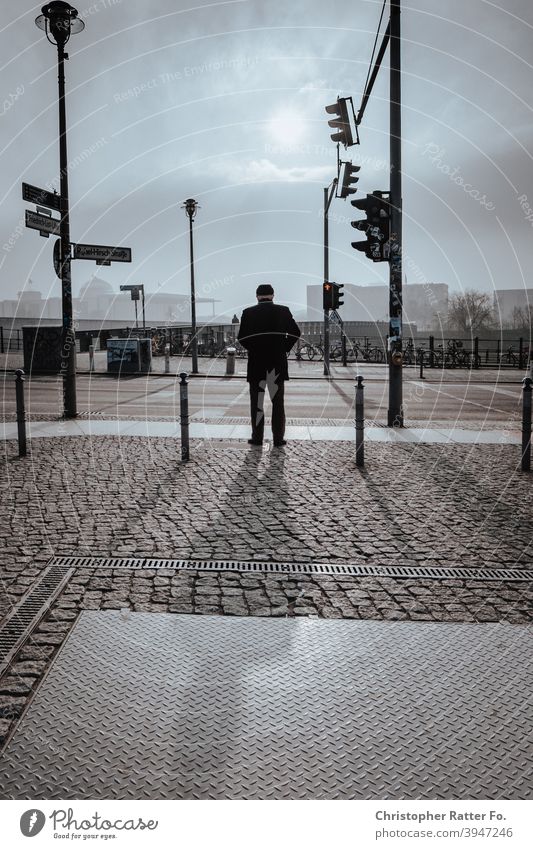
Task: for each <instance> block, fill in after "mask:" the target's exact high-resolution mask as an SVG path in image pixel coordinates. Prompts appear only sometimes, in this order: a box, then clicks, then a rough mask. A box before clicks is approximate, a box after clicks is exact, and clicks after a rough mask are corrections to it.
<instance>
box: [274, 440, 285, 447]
mask: <svg viewBox="0 0 533 849" xmlns="http://www.w3.org/2000/svg"><path fill="white" fill-rule="evenodd" d="M286 444H287V440H286V439H281V440H280V441H279V442H274V448H283V446H284V445H286Z"/></svg>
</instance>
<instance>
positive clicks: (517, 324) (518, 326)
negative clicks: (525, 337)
mask: <svg viewBox="0 0 533 849" xmlns="http://www.w3.org/2000/svg"><path fill="white" fill-rule="evenodd" d="M532 321H533V306H532V305H531V304H528V305H527V306H523V307H513V312H512V313H511V327H512V328H513V330H529V329H530V328H531V326H532Z"/></svg>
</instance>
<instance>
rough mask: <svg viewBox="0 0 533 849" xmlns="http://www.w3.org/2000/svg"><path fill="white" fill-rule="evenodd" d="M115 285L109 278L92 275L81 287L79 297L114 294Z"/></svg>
mask: <svg viewBox="0 0 533 849" xmlns="http://www.w3.org/2000/svg"><path fill="white" fill-rule="evenodd" d="M113 294H114V292H113V287H112V286H111V283H108V282H107V280H102V279H101V278H100V277H91V279H90V280H89V281H88V282H87V283H85V285H84V286H82V287H81V289H80V294H79V298H80V300H81V299H83V298H94V297H98V296H99V295H113Z"/></svg>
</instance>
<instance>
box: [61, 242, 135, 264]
mask: <svg viewBox="0 0 533 849" xmlns="http://www.w3.org/2000/svg"><path fill="white" fill-rule="evenodd" d="M72 247H73V254H72V258H73V259H92V260H93V262H96V264H97V265H109V264H110V263H112V262H131V248H111V247H108V246H107V245H79V244H74V245H72Z"/></svg>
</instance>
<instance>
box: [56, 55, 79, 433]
mask: <svg viewBox="0 0 533 849" xmlns="http://www.w3.org/2000/svg"><path fill="white" fill-rule="evenodd" d="M57 68H58V85H59V193H60V196H61V200H60V205H61V210H60V213H61V219H60V224H59V236H60V240H61V301H62V313H63V332H62V339H61V346H62V350H61V373H62V375H63V405H64V414H65V417H66V418H68V419H73V418H76V416H77V414H78V413H77V409H76V337H75V333H74V322H73V317H72V278H71V268H70V220H69V198H68V156H67V116H66V108H65V50H64V44H62V43H61V42H59V43H58V45H57Z"/></svg>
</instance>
